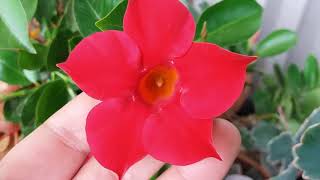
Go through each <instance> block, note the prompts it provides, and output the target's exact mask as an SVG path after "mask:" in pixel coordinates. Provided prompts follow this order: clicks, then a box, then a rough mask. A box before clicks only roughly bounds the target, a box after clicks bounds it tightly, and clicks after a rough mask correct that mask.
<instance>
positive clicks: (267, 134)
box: [252, 121, 280, 151]
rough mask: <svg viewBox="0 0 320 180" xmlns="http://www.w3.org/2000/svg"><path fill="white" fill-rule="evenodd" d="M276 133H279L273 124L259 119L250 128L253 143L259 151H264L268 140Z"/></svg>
mask: <svg viewBox="0 0 320 180" xmlns="http://www.w3.org/2000/svg"><path fill="white" fill-rule="evenodd" d="M278 134H280V131H279V129H277V128H276V127H275V126H274V125H273V124H271V123H267V122H265V121H260V122H259V123H258V124H257V125H256V126H255V127H254V128H253V129H252V135H253V138H254V141H255V145H256V147H257V148H259V149H260V150H261V151H266V150H267V144H268V142H269V141H270V140H271V139H272V138H273V137H275V136H277V135H278Z"/></svg>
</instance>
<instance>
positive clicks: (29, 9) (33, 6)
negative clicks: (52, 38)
mask: <svg viewBox="0 0 320 180" xmlns="http://www.w3.org/2000/svg"><path fill="white" fill-rule="evenodd" d="M20 1H21V4H22V7H23V9H24V11H25V12H26V15H27V20H28V21H30V20H31V19H32V17H33V15H34V13H35V12H36V10H37V5H38V0H20Z"/></svg>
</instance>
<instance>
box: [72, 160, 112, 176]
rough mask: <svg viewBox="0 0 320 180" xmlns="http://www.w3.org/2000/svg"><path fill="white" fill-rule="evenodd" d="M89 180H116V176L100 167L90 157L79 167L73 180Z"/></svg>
mask: <svg viewBox="0 0 320 180" xmlns="http://www.w3.org/2000/svg"><path fill="white" fill-rule="evenodd" d="M90 179H104V180H117V176H116V175H115V174H114V173H113V172H112V171H110V170H108V169H105V168H104V167H102V166H101V165H100V164H99V163H98V161H97V160H96V159H95V158H94V157H91V158H90V159H89V160H88V161H87V162H86V163H85V164H84V165H83V166H82V167H81V169H80V170H79V171H78V173H77V174H76V176H75V177H74V178H73V180H90Z"/></svg>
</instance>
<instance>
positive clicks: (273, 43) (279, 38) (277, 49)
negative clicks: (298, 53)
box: [256, 29, 297, 58]
mask: <svg viewBox="0 0 320 180" xmlns="http://www.w3.org/2000/svg"><path fill="white" fill-rule="evenodd" d="M296 43H297V35H296V33H295V32H292V31H290V30H287V29H280V30H277V31H274V32H272V33H271V34H269V35H268V36H267V37H266V38H264V39H263V40H262V41H261V42H259V43H258V45H257V49H256V51H257V52H256V53H257V55H258V56H259V57H261V58H263V57H268V56H274V55H277V54H281V53H283V52H285V51H287V50H289V49H290V48H292V47H293V46H294V45H295V44H296Z"/></svg>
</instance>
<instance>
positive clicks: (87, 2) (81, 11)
mask: <svg viewBox="0 0 320 180" xmlns="http://www.w3.org/2000/svg"><path fill="white" fill-rule="evenodd" d="M116 2H117V1H116V0H81V1H77V2H75V3H74V14H75V18H76V22H77V25H78V27H79V31H80V33H81V35H82V36H84V37H86V36H89V35H90V34H92V33H94V32H98V31H100V30H99V29H98V28H97V27H96V26H95V22H97V21H98V20H100V19H101V18H103V17H104V16H106V15H107V14H108V13H109V12H110V11H111V10H112V8H113V7H114V5H116Z"/></svg>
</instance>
